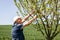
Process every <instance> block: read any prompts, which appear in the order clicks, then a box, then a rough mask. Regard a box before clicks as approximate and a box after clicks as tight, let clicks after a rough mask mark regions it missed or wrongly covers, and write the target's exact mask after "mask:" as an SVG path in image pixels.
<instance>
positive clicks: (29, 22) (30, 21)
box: [24, 15, 37, 27]
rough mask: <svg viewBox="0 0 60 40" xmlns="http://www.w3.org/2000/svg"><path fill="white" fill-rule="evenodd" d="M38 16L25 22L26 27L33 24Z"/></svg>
mask: <svg viewBox="0 0 60 40" xmlns="http://www.w3.org/2000/svg"><path fill="white" fill-rule="evenodd" d="M36 18H37V16H36V15H35V16H34V17H33V18H32V19H31V20H29V21H28V22H27V23H26V24H24V27H25V26H28V25H29V24H31V23H32V22H33V21H34V20H35V19H36Z"/></svg>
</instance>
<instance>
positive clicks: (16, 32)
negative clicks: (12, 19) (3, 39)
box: [12, 23, 24, 40]
mask: <svg viewBox="0 0 60 40" xmlns="http://www.w3.org/2000/svg"><path fill="white" fill-rule="evenodd" d="M22 27H23V24H17V23H15V24H14V25H13V26H12V38H15V39H17V38H18V39H19V40H24V34H23V29H21V28H22Z"/></svg>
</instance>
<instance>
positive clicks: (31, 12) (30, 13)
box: [22, 10, 34, 22]
mask: <svg viewBox="0 0 60 40" xmlns="http://www.w3.org/2000/svg"><path fill="white" fill-rule="evenodd" d="M33 13H34V10H32V12H31V13H30V14H28V15H27V16H26V17H25V18H24V19H23V20H22V22H25V21H26V20H27V19H28V18H29V17H30V16H31V15H32V14H33Z"/></svg>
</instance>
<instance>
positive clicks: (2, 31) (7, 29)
mask: <svg viewBox="0 0 60 40" xmlns="http://www.w3.org/2000/svg"><path fill="white" fill-rule="evenodd" d="M11 29H12V26H11V25H0V40H11V39H12V38H11ZM23 32H24V36H25V40H45V37H44V36H43V35H42V34H41V33H40V32H39V31H37V30H36V29H35V28H34V27H33V26H32V25H30V26H28V27H25V28H24V30H23ZM54 40H60V34H58V35H57V36H56V37H55V39H54Z"/></svg>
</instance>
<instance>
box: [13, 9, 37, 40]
mask: <svg viewBox="0 0 60 40" xmlns="http://www.w3.org/2000/svg"><path fill="white" fill-rule="evenodd" d="M34 12H35V11H34V10H32V11H31V13H30V14H28V15H27V16H26V17H25V18H24V19H21V17H19V16H17V17H15V18H14V24H13V26H12V40H25V38H24V34H23V28H24V27H26V26H28V25H29V24H31V23H32V22H33V21H34V20H35V19H36V18H37V16H36V15H35V16H34V17H33V18H32V19H31V20H29V21H28V22H27V23H25V24H23V23H24V22H25V21H26V20H27V19H28V18H29V17H30V16H31V15H32V14H33V13H34Z"/></svg>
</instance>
